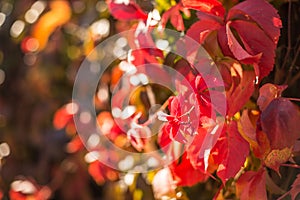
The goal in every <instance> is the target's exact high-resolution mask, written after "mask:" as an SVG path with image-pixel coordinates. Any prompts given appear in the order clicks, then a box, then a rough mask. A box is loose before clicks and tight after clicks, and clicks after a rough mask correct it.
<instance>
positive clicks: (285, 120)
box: [261, 98, 300, 149]
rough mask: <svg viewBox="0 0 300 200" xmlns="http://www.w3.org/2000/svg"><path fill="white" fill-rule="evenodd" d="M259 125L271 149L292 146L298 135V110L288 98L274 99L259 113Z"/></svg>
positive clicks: (299, 115) (299, 119)
mask: <svg viewBox="0 0 300 200" xmlns="http://www.w3.org/2000/svg"><path fill="white" fill-rule="evenodd" d="M261 127H262V130H263V131H264V132H265V133H266V134H267V136H268V138H269V141H270V145H271V149H284V148H286V147H292V146H293V145H294V144H295V141H296V140H297V139H298V138H299V137H300V132H299V130H300V114H299V111H298V109H297V108H296V106H295V105H294V104H293V103H292V102H290V101H289V100H288V99H285V98H277V99H274V100H273V101H271V103H270V104H269V105H268V107H267V108H266V109H265V110H264V111H263V112H262V114H261Z"/></svg>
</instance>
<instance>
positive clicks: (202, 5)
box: [182, 0, 225, 17]
mask: <svg viewBox="0 0 300 200" xmlns="http://www.w3.org/2000/svg"><path fill="white" fill-rule="evenodd" d="M182 3H183V5H184V6H185V7H187V8H192V9H195V10H198V11H202V12H205V13H209V14H212V15H216V16H221V17H223V16H224V14H225V9H224V7H223V5H222V3H221V2H219V1H217V0H182Z"/></svg>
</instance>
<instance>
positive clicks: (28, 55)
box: [0, 0, 300, 200]
mask: <svg viewBox="0 0 300 200" xmlns="http://www.w3.org/2000/svg"><path fill="white" fill-rule="evenodd" d="M137 3H139V4H140V6H141V7H142V8H143V9H145V10H151V9H152V7H153V2H151V1H143V0H140V1H137ZM273 3H274V5H275V6H277V9H278V10H279V13H280V15H281V17H282V21H283V27H284V28H283V29H282V37H281V38H280V42H279V46H278V51H277V55H278V56H277V60H276V63H277V65H278V66H285V67H283V68H278V69H277V72H280V73H274V72H273V73H272V74H271V75H270V76H269V77H268V78H267V79H266V80H265V82H269V81H272V82H274V83H277V84H282V83H284V82H285V76H286V73H287V72H288V71H289V67H288V66H290V65H289V63H290V64H292V63H293V62H295V63H294V65H295V67H294V68H293V70H294V71H292V72H291V73H292V77H295V76H299V77H300V75H299V73H298V72H299V67H300V59H299V58H298V57H299V52H298V53H297V51H296V49H299V35H300V30H299V27H300V26H299V25H300V21H299V20H300V16H299V15H300V6H299V2H297V1H294V2H293V7H292V9H293V10H292V14H291V16H290V19H291V21H290V23H291V24H293V26H291V29H290V34H291V41H290V43H291V44H290V45H291V47H292V51H291V52H290V54H289V58H288V59H287V60H286V59H284V56H283V55H285V53H286V51H287V49H286V48H285V47H286V46H288V41H287V34H288V29H287V24H288V9H289V8H288V4H287V3H286V2H284V1H274V2H273ZM127 23H128V22H122V21H116V20H115V19H113V17H111V16H110V14H109V11H108V8H107V5H106V3H105V1H99V0H86V1H79V0H72V1H54V0H53V1H33V0H25V1H23V0H1V1H0V199H1V198H3V199H8V196H10V199H28V198H29V197H31V198H33V199H48V198H50V199H72V200H76V199H153V198H154V197H153V192H152V189H151V186H150V184H149V183H148V182H147V179H148V178H147V177H144V175H127V176H126V175H125V174H123V175H122V174H118V173H117V172H115V171H114V170H112V169H109V168H107V167H105V166H103V165H101V164H100V163H97V162H94V161H91V160H89V158H88V157H87V156H86V155H87V154H88V152H87V151H86V150H85V149H84V148H83V146H82V144H81V142H80V141H79V139H78V138H77V137H76V135H75V132H76V131H75V130H74V126H73V124H72V123H71V122H70V121H71V119H70V115H71V114H72V113H70V112H69V111H68V105H69V103H70V101H71V98H72V87H73V82H74V79H75V76H76V72H77V70H78V68H79V66H80V64H81V62H82V60H83V59H84V58H85V56H86V55H87V54H88V53H89V52H90V51H91V50H92V49H93V48H94V46H95V45H97V43H99V42H101V41H102V40H103V39H104V38H106V37H108V36H109V35H113V34H115V33H117V32H119V31H121V30H125V29H126V28H127V27H128V26H129V25H128V24H127ZM112 48H114V47H112ZM295 58H296V59H295ZM283 62H287V64H286V63H285V64H284V65H282V63H283ZM110 76H111V75H110V74H108V76H107V79H110V78H111V77H110ZM299 77H298V78H292V79H291V80H290V82H288V84H289V85H290V87H289V88H288V90H287V91H286V95H287V96H291V97H295V98H296V97H298V98H299V97H300V93H299V88H300V85H299ZM102 81H103V83H105V82H107V81H106V80H102ZM104 86H105V84H104ZM103 88H104V90H105V87H103ZM106 90H107V89H106ZM99 98H100V99H98V103H99V102H100V103H99V105H98V106H99V109H104V110H105V106H107V105H105V104H102V103H101V101H103V99H101V98H103V96H102V97H99ZM104 100H105V99H104ZM287 174H291V175H290V176H294V175H295V172H293V173H287ZM147 176H151V174H150V175H149V174H148V175H147ZM292 179H293V178H288V177H287V180H286V182H284V183H280V184H282V185H286V187H288V185H289V184H290V183H291V180H292ZM133 182H135V184H133ZM215 184H216V183H213V182H212V181H208V182H207V183H206V184H198V185H196V186H194V187H192V188H189V189H187V192H188V196H189V197H190V198H191V199H196V197H197V196H198V195H197V194H199V192H200V191H203V192H202V197H203V199H209V198H211V197H212V195H213V194H214V192H215V189H214V188H217V187H218V185H215ZM132 185H134V186H132ZM205 193H207V195H206V196H205ZM142 194H144V195H142ZM142 196H143V198H142ZM182 198H183V197H182ZM183 199H184V198H183Z"/></svg>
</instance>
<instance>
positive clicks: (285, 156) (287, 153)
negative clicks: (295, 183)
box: [264, 147, 292, 173]
mask: <svg viewBox="0 0 300 200" xmlns="http://www.w3.org/2000/svg"><path fill="white" fill-rule="evenodd" d="M291 155H292V149H291V148H287V147H286V148H284V149H280V150H279V149H274V150H272V151H271V152H270V153H269V154H268V155H267V157H266V158H265V160H264V162H265V165H266V166H267V167H269V168H271V169H273V170H274V171H276V172H277V173H279V167H280V165H281V164H283V163H285V162H287V161H288V160H289V159H290V157H291Z"/></svg>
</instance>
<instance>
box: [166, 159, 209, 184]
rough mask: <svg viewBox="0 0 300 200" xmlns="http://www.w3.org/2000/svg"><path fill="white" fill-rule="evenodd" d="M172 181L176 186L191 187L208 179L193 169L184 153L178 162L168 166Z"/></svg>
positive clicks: (202, 173)
mask: <svg viewBox="0 0 300 200" xmlns="http://www.w3.org/2000/svg"><path fill="white" fill-rule="evenodd" d="M170 169H171V171H172V174H173V177H174V180H175V181H176V183H177V186H192V185H195V184H196V183H198V182H203V181H206V180H207V179H208V177H209V176H208V175H207V174H205V173H204V172H202V171H201V170H199V169H195V168H194V167H193V166H192V164H191V162H190V160H189V159H188V158H187V154H186V153H184V154H183V155H182V156H181V159H180V160H177V161H174V162H173V163H172V165H171V166H170Z"/></svg>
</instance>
